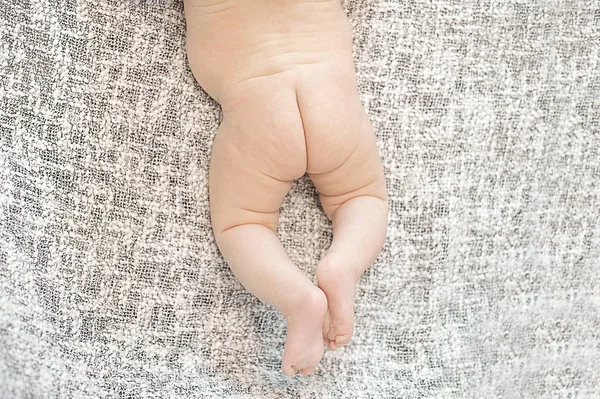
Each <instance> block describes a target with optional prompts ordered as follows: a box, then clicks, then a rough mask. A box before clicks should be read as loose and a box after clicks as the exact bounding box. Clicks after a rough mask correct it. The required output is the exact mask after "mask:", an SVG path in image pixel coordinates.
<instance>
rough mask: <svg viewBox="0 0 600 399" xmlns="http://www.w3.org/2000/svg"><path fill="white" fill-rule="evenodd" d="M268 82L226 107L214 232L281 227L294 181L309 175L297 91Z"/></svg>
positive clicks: (215, 154) (216, 161) (215, 171)
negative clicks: (282, 212)
mask: <svg viewBox="0 0 600 399" xmlns="http://www.w3.org/2000/svg"><path fill="white" fill-rule="evenodd" d="M282 79H283V78H282V77H270V78H264V79H263V80H262V81H260V82H258V81H257V82H255V84H254V85H252V86H250V85H248V86H247V87H245V88H244V90H241V94H240V95H238V96H236V98H235V101H232V102H231V103H229V107H227V108H225V107H224V115H223V121H222V123H221V126H220V128H219V131H218V132H217V135H216V137H215V142H214V145H213V148H212V155H211V168H210V177H209V179H210V181H209V184H210V199H211V212H212V222H213V227H214V229H215V231H216V232H217V233H218V232H221V231H224V230H226V229H228V228H231V227H234V226H237V225H242V224H251V223H254V224H261V225H265V226H267V227H269V228H271V229H272V230H276V228H277V219H278V216H279V207H280V206H281V203H282V202H283V199H284V197H285V195H286V194H287V192H288V191H289V189H290V187H291V182H292V181H293V180H294V179H297V178H299V177H301V176H302V175H304V173H305V172H306V162H307V158H306V142H305V138H304V130H303V126H302V119H301V117H300V113H299V110H298V106H297V101H296V94H295V92H294V90H293V86H291V85H289V84H287V83H285V82H284V81H283V80H282Z"/></svg>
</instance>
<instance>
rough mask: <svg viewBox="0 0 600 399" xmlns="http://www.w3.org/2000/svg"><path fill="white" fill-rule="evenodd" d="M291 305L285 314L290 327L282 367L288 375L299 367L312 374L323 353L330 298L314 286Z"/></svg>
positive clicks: (302, 370) (305, 373)
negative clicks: (324, 326)
mask: <svg viewBox="0 0 600 399" xmlns="http://www.w3.org/2000/svg"><path fill="white" fill-rule="evenodd" d="M290 308H291V311H290V312H289V313H288V314H285V316H286V318H287V322H288V326H287V329H288V331H287V339H286V342H285V351H284V354H283V360H282V364H281V368H282V370H283V372H284V373H285V374H286V375H294V374H296V372H297V371H300V373H302V374H304V375H310V374H312V373H313V371H315V368H316V367H317V364H318V363H319V361H320V360H321V357H323V340H322V326H323V320H324V319H325V313H326V311H327V298H326V297H325V295H324V294H323V291H321V290H320V289H319V288H317V287H314V286H313V287H312V288H309V289H308V290H307V292H306V294H305V295H303V296H302V297H300V298H299V300H298V301H297V302H296V303H295V304H292V305H291V306H290Z"/></svg>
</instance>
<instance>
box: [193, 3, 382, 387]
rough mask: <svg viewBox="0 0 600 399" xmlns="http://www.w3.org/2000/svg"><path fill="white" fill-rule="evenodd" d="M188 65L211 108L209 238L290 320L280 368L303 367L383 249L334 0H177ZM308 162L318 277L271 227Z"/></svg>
mask: <svg viewBox="0 0 600 399" xmlns="http://www.w3.org/2000/svg"><path fill="white" fill-rule="evenodd" d="M185 13H186V19H187V50H188V58H189V63H190V66H191V68H192V71H193V73H194V76H195V77H196V79H197V80H198V82H199V83H200V85H201V86H202V87H203V88H204V90H205V91H206V92H207V93H208V94H209V95H211V96H212V97H213V98H214V99H215V100H216V101H218V102H219V103H220V104H221V106H222V108H223V121H222V123H221V126H220V128H219V131H218V133H217V136H216V138H215V142H214V146H213V149H212V155H211V164H210V173H209V175H210V177H209V189H210V203H211V217H212V224H213V230H214V233H215V237H216V240H217V244H218V245H219V248H220V250H221V253H222V254H223V256H224V258H225V260H226V261H227V262H228V264H229V265H230V267H231V269H232V271H233V273H234V274H235V275H236V277H237V278H238V279H239V280H240V282H241V283H242V284H243V285H244V287H246V289H248V290H249V291H250V292H251V293H252V294H254V295H256V296H257V297H258V298H259V299H261V300H262V301H264V302H267V303H269V304H271V305H273V306H275V307H277V308H278V309H279V310H280V311H281V312H282V313H283V315H284V316H285V317H286V319H287V322H288V333H287V340H286V344H285V352H284V356H283V360H282V369H283V372H284V373H285V374H287V375H293V374H295V373H296V371H298V370H299V371H300V372H301V373H302V374H305V375H309V374H311V373H312V372H313V371H314V370H315V367H316V366H317V364H318V362H319V361H320V360H321V357H322V356H323V343H325V345H327V346H328V348H329V349H330V350H335V349H337V348H338V347H340V346H343V345H346V344H348V342H349V341H350V338H351V337H352V333H353V326H354V290H355V286H356V283H357V281H358V278H359V277H360V275H361V274H362V273H363V272H364V271H365V270H366V269H367V268H368V267H369V266H370V265H371V264H372V263H373V262H374V261H375V259H376V258H377V255H378V254H379V252H380V251H381V247H382V245H383V242H384V239H385V233H386V225H387V207H388V205H387V193H386V188H385V179H384V176H383V170H382V167H381V161H380V158H379V153H378V150H377V146H376V143H375V136H374V134H373V131H372V128H371V125H370V123H369V120H368V117H367V115H366V113H365V111H364V109H363V106H362V104H361V103H360V100H359V97H358V92H357V87H356V76H355V72H354V66H353V60H352V35H351V30H350V25H349V22H348V20H347V18H346V15H345V13H344V11H343V8H342V6H341V4H340V3H339V0H320V1H319V0H314V1H309V0H186V1H185ZM305 173H308V174H309V176H310V178H311V179H312V181H313V182H314V184H315V187H316V188H317V190H318V191H319V194H320V199H321V203H322V205H323V209H324V210H325V212H326V214H327V215H328V216H329V217H330V218H331V219H332V222H333V234H334V238H333V242H332V245H331V247H330V248H329V250H328V251H327V254H326V256H325V257H324V258H323V259H322V260H321V261H320V262H319V263H318V265H317V271H316V274H317V281H318V284H319V286H318V287H316V286H315V285H314V284H312V282H311V281H310V279H309V278H308V277H307V276H305V275H304V274H303V273H302V272H301V271H300V270H299V269H298V268H297V267H296V266H295V265H294V264H293V263H292V262H291V260H290V259H289V257H288V256H287V254H286V253H285V250H284V249H283V247H282V245H281V244H280V243H279V241H278V239H277V237H276V235H275V232H276V230H277V224H278V218H279V208H280V206H281V204H282V202H283V199H284V197H285V195H286V194H287V192H288V191H289V189H290V187H291V184H292V181H293V180H294V179H297V178H299V177H301V176H302V175H304V174H305Z"/></svg>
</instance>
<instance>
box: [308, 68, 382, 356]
mask: <svg viewBox="0 0 600 399" xmlns="http://www.w3.org/2000/svg"><path fill="white" fill-rule="evenodd" d="M340 76H341V77H342V78H341V79H340V78H339V77H338V79H335V78H334V77H329V79H328V81H329V82H336V81H337V82H339V83H338V84H328V83H326V81H323V82H321V83H320V84H317V85H315V86H307V87H305V88H304V92H303V94H304V95H301V96H299V100H300V105H301V106H300V108H301V111H302V118H303V121H304V124H305V129H306V132H307V136H306V138H307V148H308V159H309V168H308V169H309V170H308V173H309V175H310V177H311V179H312V180H313V182H314V184H315V187H316V188H317V190H318V191H319V193H320V199H321V204H322V205H323V208H324V210H325V213H326V214H327V215H328V216H329V217H330V218H331V219H332V222H333V242H332V244H331V247H330V248H329V250H328V251H327V254H326V256H325V257H324V258H323V259H322V260H321V262H320V263H319V264H318V265H317V272H316V274H317V280H318V283H319V287H320V288H321V289H322V290H323V291H324V292H325V294H326V295H327V301H328V312H327V316H326V321H325V324H324V328H323V338H324V341H325V343H326V345H328V347H329V349H331V350H335V349H337V348H338V347H340V346H343V345H346V344H348V342H349V341H350V338H351V337H352V333H353V328H354V291H355V286H356V283H357V281H358V278H359V277H360V275H361V274H362V273H363V272H364V271H365V270H366V269H367V268H368V267H369V266H370V265H371V264H372V263H373V262H374V261H375V260H376V258H377V256H378V254H379V252H380V251H381V248H382V246H383V242H384V240H385V235H386V229H387V210H388V204H387V193H386V188H385V178H384V175H383V168H382V166H381V160H380V158H379V152H378V149H377V145H376V142H375V136H374V134H373V132H372V127H371V124H370V122H369V121H368V117H367V115H366V113H365V112H364V109H363V107H362V105H361V104H360V101H359V99H358V95H357V94H356V92H355V89H354V86H353V82H352V80H351V78H349V77H348V80H346V81H345V82H344V80H343V77H344V74H340ZM325 80H327V77H325ZM303 100H305V101H304V106H303ZM311 104H312V105H311ZM334 149H338V151H335V150H334ZM340 149H341V151H339V150H340Z"/></svg>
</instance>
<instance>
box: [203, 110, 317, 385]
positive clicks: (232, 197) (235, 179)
mask: <svg viewBox="0 0 600 399" xmlns="http://www.w3.org/2000/svg"><path fill="white" fill-rule="evenodd" d="M258 102H260V101H258ZM240 109H243V110H245V111H248V112H247V113H246V114H242V115H239V114H238V115H235V116H232V117H230V118H228V115H225V118H224V121H223V123H222V125H221V127H220V130H219V132H218V134H217V137H216V139H215V143H214V146H213V149H212V156H211V169H210V202H211V215H212V224H213V228H214V231H215V237H216V239H217V242H218V245H219V248H220V250H221V252H222V254H223V256H224V258H225V260H226V261H227V263H228V264H229V266H230V267H231V270H232V271H233V273H234V274H235V275H236V277H237V278H238V279H239V281H240V282H241V283H242V284H243V285H244V287H245V288H246V289H247V290H248V291H249V292H251V293H252V294H254V295H255V296H257V297H258V298H259V299H260V300H262V301H264V302H266V303H269V304H271V305H273V306H275V307H277V308H278V309H279V310H280V311H281V312H282V313H283V315H284V316H285V317H286V319H287V322H288V332H287V340H286V344H285V353H284V357H283V360H282V369H283V372H284V373H285V374H287V375H292V374H294V373H295V372H296V371H297V370H300V372H301V373H302V374H306V375H307V374H311V373H312V372H313V370H314V368H315V366H316V365H317V363H318V362H319V361H320V360H321V357H322V355H323V341H322V325H323V322H324V318H325V312H326V310H327V301H326V297H325V295H324V294H323V292H322V291H321V290H320V289H319V288H318V287H316V286H315V285H314V284H313V283H312V282H311V281H310V280H309V279H308V278H307V277H306V275H304V274H303V273H302V272H301V271H300V270H299V269H298V268H297V267H296V266H295V265H294V264H293V263H292V262H291V260H290V259H289V258H288V256H287V254H286V252H285V250H284V249H283V247H282V245H281V244H280V242H279V241H278V239H277V237H276V235H275V231H276V229H277V223H278V217H279V207H280V206H281V203H282V201H283V198H284V197H285V195H286V193H287V192H288V190H289V188H290V185H291V180H292V179H293V178H295V177H297V176H294V175H293V173H292V175H289V174H288V175H286V172H285V171H286V170H290V169H289V166H290V164H293V162H294V159H293V157H292V156H287V159H286V161H287V165H286V167H281V166H280V165H277V163H278V158H280V159H283V158H282V155H285V154H281V152H285V143H288V144H290V141H293V140H296V139H298V137H296V135H294V134H293V133H292V132H289V131H276V130H275V129H277V125H279V126H282V127H281V129H286V128H287V125H288V123H287V122H285V121H284V123H280V122H273V121H274V120H275V119H274V118H273V117H272V116H271V115H269V113H265V112H262V113H261V112H258V110H253V109H251V107H249V106H248V105H244V106H240ZM240 112H243V111H240ZM296 114H297V111H296ZM288 117H289V118H293V117H294V116H293V114H292V113H287V114H284V118H279V119H286V118H288ZM257 118H260V120H258V119H257ZM297 118H299V115H297ZM298 123H300V122H298ZM290 126H295V125H294V124H291V125H290ZM299 128H300V129H301V123H300V125H299ZM263 129H274V131H271V132H270V133H265V131H264V130H263ZM277 137H280V140H282V143H284V144H282V145H281V146H279V148H278V147H277V146H276V145H275V144H274V143H272V142H270V141H271V139H272V138H277ZM299 139H301V140H304V138H303V134H302V131H301V130H300V136H299ZM303 147H304V143H303V142H302V148H303ZM270 150H274V151H275V150H276V151H279V152H280V154H279V156H270V154H269V151H270ZM296 152H297V151H296ZM300 155H301V157H302V159H301V160H300V161H301V162H305V156H304V154H300ZM304 167H305V164H304ZM281 171H283V172H281ZM298 173H300V174H302V173H303V170H302V171H300V172H298Z"/></svg>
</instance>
